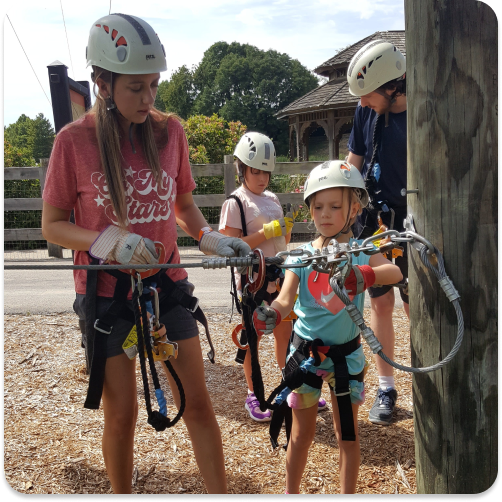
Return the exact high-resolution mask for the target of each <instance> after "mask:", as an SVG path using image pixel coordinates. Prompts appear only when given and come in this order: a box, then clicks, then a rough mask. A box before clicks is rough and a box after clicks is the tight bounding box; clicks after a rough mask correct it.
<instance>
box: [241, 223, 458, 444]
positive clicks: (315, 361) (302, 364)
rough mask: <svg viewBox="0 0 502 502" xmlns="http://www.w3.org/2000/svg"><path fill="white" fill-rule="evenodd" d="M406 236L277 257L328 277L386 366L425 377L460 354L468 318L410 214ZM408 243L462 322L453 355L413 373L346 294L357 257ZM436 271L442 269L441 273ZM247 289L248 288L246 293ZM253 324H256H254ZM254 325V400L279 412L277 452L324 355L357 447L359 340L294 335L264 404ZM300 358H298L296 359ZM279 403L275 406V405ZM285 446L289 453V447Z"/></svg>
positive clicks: (346, 431)
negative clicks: (354, 403)
mask: <svg viewBox="0 0 502 502" xmlns="http://www.w3.org/2000/svg"><path fill="white" fill-rule="evenodd" d="M404 227H405V231H404V232H401V233H400V232H397V231H396V230H385V231H384V230H383V228H382V229H381V230H382V231H381V232H379V233H377V234H376V235H373V236H371V237H369V238H367V239H365V240H364V241H363V242H362V244H361V245H359V244H358V243H357V242H353V243H352V246H349V244H340V243H338V242H337V241H336V240H334V239H333V240H331V241H330V243H329V245H328V246H327V247H325V248H323V249H322V250H316V251H315V253H311V252H310V251H308V250H304V249H296V250H293V251H290V252H288V251H285V252H281V253H278V256H281V257H283V256H288V255H289V256H300V259H301V262H300V263H297V264H288V265H285V267H287V268H300V267H306V266H308V265H311V266H312V268H313V270H314V271H316V272H318V273H327V274H329V277H330V279H329V284H330V286H331V288H332V289H333V291H334V292H335V294H336V295H337V296H338V297H339V298H340V300H341V301H342V302H343V303H344V304H345V305H346V310H347V313H348V314H349V316H350V318H351V319H352V321H353V322H354V323H355V324H356V326H357V327H358V328H359V330H360V335H362V337H363V338H364V339H365V340H366V342H367V343H368V345H369V346H370V349H371V350H372V351H373V353H375V354H378V355H379V356H380V357H381V358H382V359H383V360H384V361H386V362H387V363H388V364H390V365H391V366H394V367H395V368H397V369H400V370H403V371H408V372H412V373H426V372H430V371H434V370H437V369H439V368H441V367H442V366H444V365H445V364H447V363H448V362H449V361H450V360H451V359H452V358H453V357H454V356H455V354H456V353H457V352H458V350H459V348H460V345H461V343H462V338H463V329H464V328H463V318H462V312H461V310H460V306H459V298H460V296H459V294H458V292H457V291H456V289H455V287H454V286H453V283H452V281H451V280H450V278H449V277H448V276H447V275H446V272H445V269H444V262H443V258H442V256H441V253H440V252H439V250H438V249H437V248H436V247H434V246H433V245H432V244H431V243H430V242H429V241H427V240H426V239H425V238H423V237H421V236H420V235H418V234H417V233H416V232H415V227H414V223H413V216H412V215H411V214H410V215H408V217H407V218H406V219H405V221H404ZM377 240H379V241H380V247H378V248H377V247H375V246H374V245H373V242H374V241H377ZM403 242H409V243H411V244H412V246H413V247H414V248H415V249H417V250H418V251H419V255H420V258H421V259H422V261H423V263H424V264H425V265H426V266H427V267H428V268H429V269H430V270H432V271H433V272H434V273H435V274H436V276H437V277H438V280H439V284H440V285H441V287H442V289H443V290H444V291H445V293H446V295H447V297H448V299H449V300H450V301H451V302H452V303H453V305H454V308H455V311H456V314H457V318H458V335H457V340H456V342H455V344H454V346H453V348H452V350H451V352H450V353H449V354H448V355H447V356H446V357H445V358H444V359H443V360H442V361H440V362H439V363H437V364H435V365H433V366H429V367H426V368H413V367H407V366H403V365H400V364H398V363H396V362H394V361H392V360H391V359H389V358H388V357H387V356H386V355H385V354H384V352H383V350H382V345H381V344H380V342H379V341H378V339H377V338H376V336H375V334H374V333H373V331H372V330H371V328H369V327H367V326H366V324H365V322H364V319H363V316H362V314H361V312H360V311H359V309H358V308H357V307H356V305H354V304H353V303H352V302H351V301H350V299H349V297H348V294H347V291H346V290H345V288H344V284H345V281H346V279H347V278H348V276H349V274H350V271H351V270H352V254H355V255H356V256H358V255H359V253H361V252H363V253H365V254H368V255H372V254H376V253H384V254H385V253H392V251H393V250H395V249H398V248H400V244H401V243H403ZM436 265H437V267H436ZM393 286H399V287H403V285H401V284H399V285H398V284H394V285H393ZM244 289H246V288H244ZM243 303H244V304H246V305H249V306H251V307H252V308H253V310H254V308H256V304H253V302H252V298H250V297H249V296H247V297H246V298H245V299H244V294H243ZM243 317H244V320H245V321H246V320H247V316H246V315H244V316H243ZM251 322H252V321H251ZM248 324H250V322H249V320H248V322H247V323H246V329H247V330H248V332H249V334H250V335H251V336H248V338H249V347H250V349H251V368H252V380H253V386H254V389H255V395H256V397H257V399H258V401H259V402H260V409H261V410H262V411H264V410H265V409H266V408H268V409H271V410H273V411H274V414H273V416H272V421H271V423H270V439H271V442H272V446H273V447H274V448H275V447H277V446H278V443H277V438H278V435H279V432H280V429H281V427H282V424H283V422H284V421H285V422H286V437H287V441H289V436H290V430H291V421H292V416H291V415H292V412H291V409H290V408H288V407H287V403H286V400H285V398H286V396H287V394H288V393H289V392H291V391H292V390H294V389H296V388H298V387H300V386H301V385H302V384H303V383H307V385H310V386H311V387H313V388H321V386H322V378H321V377H318V376H316V375H315V374H313V373H311V372H309V371H308V369H309V368H310V367H311V366H312V365H313V366H318V365H319V364H320V362H321V356H320V353H322V354H324V356H325V357H330V358H331V359H332V361H333V364H334V368H335V389H334V393H335V395H336V397H337V402H338V408H339V412H340V422H341V428H342V438H343V440H347V441H353V440H355V432H354V426H353V414H352V407H351V402H350V384H349V379H352V380H357V381H362V379H363V377H364V372H362V373H361V374H359V375H355V376H354V375H350V378H349V374H348V368H347V363H346V360H345V356H346V355H348V354H350V353H352V352H353V351H354V350H356V349H357V348H358V346H359V340H360V335H358V337H357V338H355V339H354V340H352V341H350V342H348V344H344V345H333V346H329V347H324V346H322V343H323V342H322V340H321V339H315V340H314V341H313V342H309V341H305V340H301V339H299V337H297V335H296V334H295V333H293V336H292V339H291V342H290V343H291V344H292V345H293V346H294V347H295V348H296V351H295V352H294V353H293V355H292V356H291V357H290V358H289V360H288V363H287V364H286V367H285V369H284V371H283V378H282V382H281V385H280V386H279V387H277V388H276V389H275V390H274V391H273V392H272V394H271V395H270V397H269V398H268V399H267V400H265V398H264V391H263V381H262V378H261V370H260V366H259V361H258V353H257V350H256V348H255V347H254V345H255V344H256V340H255V336H254V335H255V334H256V332H254V333H253V329H251V327H250V326H248ZM295 355H296V357H295ZM274 397H275V401H273V399H274ZM287 444H288V443H287V442H286V445H285V446H284V447H285V448H286V447H287Z"/></svg>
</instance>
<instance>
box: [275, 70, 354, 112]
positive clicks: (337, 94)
mask: <svg viewBox="0 0 502 502" xmlns="http://www.w3.org/2000/svg"><path fill="white" fill-rule="evenodd" d="M358 101H359V98H358V97H357V96H352V94H350V93H349V85H348V83H347V79H346V78H345V77H343V78H341V79H336V80H331V81H330V82H326V83H325V84H323V85H320V86H319V87H317V88H316V89H314V90H313V91H310V92H309V93H307V94H305V95H304V96H302V97H301V98H298V99H297V100H296V101H293V102H292V103H291V104H289V105H288V106H286V107H285V108H283V109H282V110H280V111H279V112H277V114H276V117H277V118H279V119H282V118H285V117H287V116H288V115H292V114H297V113H304V112H312V111H319V110H325V109H332V108H342V107H343V108H345V107H346V106H351V105H352V106H356V105H357V102H358Z"/></svg>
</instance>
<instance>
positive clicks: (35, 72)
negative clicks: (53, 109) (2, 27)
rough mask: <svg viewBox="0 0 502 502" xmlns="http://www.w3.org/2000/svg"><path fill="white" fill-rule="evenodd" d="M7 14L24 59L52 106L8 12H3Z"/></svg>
mask: <svg viewBox="0 0 502 502" xmlns="http://www.w3.org/2000/svg"><path fill="white" fill-rule="evenodd" d="M5 15H6V16H7V19H8V20H9V23H10V25H11V26H12V29H13V30H14V34H15V35H16V38H17V40H18V42H19V45H20V46H21V49H23V52H24V55H25V56H26V59H27V60H28V63H30V66H31V69H32V70H33V73H34V74H35V77H36V79H37V80H38V83H39V84H40V87H41V88H42V91H43V93H44V94H45V97H46V98H47V101H48V102H49V104H50V105H51V106H52V103H51V100H50V99H49V96H47V94H46V93H45V90H44V88H43V86H42V83H41V82H40V80H39V78H38V76H37V74H36V72H35V69H34V68H33V65H32V64H31V61H30V58H29V57H28V54H26V51H25V50H24V47H23V44H22V43H21V40H19V37H18V36H17V33H16V30H15V29H14V25H13V24H12V21H11V20H10V17H9V14H5Z"/></svg>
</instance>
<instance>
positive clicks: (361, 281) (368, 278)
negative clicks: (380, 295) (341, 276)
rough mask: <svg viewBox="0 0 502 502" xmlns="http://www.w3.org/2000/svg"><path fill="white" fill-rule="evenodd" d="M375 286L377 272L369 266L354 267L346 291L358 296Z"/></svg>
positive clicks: (346, 284)
mask: <svg viewBox="0 0 502 502" xmlns="http://www.w3.org/2000/svg"><path fill="white" fill-rule="evenodd" d="M373 284H375V272H374V271H373V269H372V268H371V267H370V266H369V265H353V267H352V270H351V271H350V274H349V276H348V277H347V280H346V281H345V289H346V290H347V292H348V293H351V294H353V295H358V294H360V293H362V292H363V291H366V289H368V288H370V287H371V286H373Z"/></svg>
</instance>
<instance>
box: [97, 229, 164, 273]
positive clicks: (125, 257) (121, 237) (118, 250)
mask: <svg viewBox="0 0 502 502" xmlns="http://www.w3.org/2000/svg"><path fill="white" fill-rule="evenodd" d="M89 254H90V255H91V256H94V258H99V260H100V262H101V263H103V262H114V261H115V262H118V263H122V264H127V263H131V264H133V265H142V264H147V263H152V264H156V263H158V262H159V258H158V256H157V251H156V249H155V244H154V243H153V241H151V240H150V239H147V238H143V237H141V235H138V234H133V233H131V232H128V231H127V230H123V229H121V228H119V227H117V226H115V225H109V226H107V227H106V228H105V229H104V230H103V231H102V232H101V233H100V234H99V235H98V237H97V239H96V240H95V241H94V242H93V244H92V246H91V247H90V248H89Z"/></svg>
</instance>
